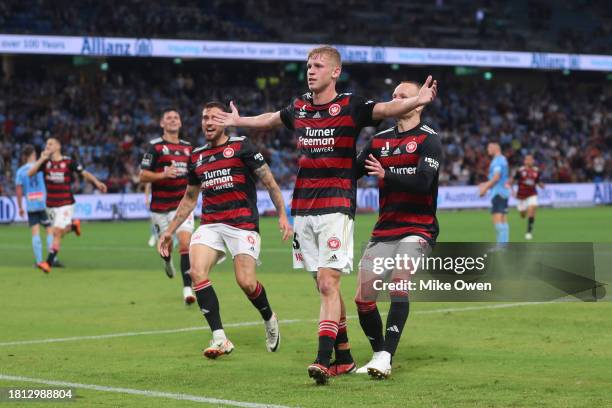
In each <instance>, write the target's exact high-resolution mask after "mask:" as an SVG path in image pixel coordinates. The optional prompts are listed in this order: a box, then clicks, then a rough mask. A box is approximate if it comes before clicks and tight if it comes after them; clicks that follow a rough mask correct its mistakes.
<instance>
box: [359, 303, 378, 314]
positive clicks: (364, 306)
mask: <svg viewBox="0 0 612 408" xmlns="http://www.w3.org/2000/svg"><path fill="white" fill-rule="evenodd" d="M355 304H357V311H358V312H359V313H370V312H373V311H374V310H376V302H360V301H358V300H356V301H355Z"/></svg>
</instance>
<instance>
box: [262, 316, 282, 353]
mask: <svg viewBox="0 0 612 408" xmlns="http://www.w3.org/2000/svg"><path fill="white" fill-rule="evenodd" d="M264 324H265V326H266V348H267V349H268V351H269V352H271V353H274V352H275V351H278V349H279V348H280V341H281V336H280V330H279V328H278V317H277V316H276V313H272V317H271V318H270V320H268V321H267V322H264Z"/></svg>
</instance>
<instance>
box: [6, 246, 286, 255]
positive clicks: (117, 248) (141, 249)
mask: <svg viewBox="0 0 612 408" xmlns="http://www.w3.org/2000/svg"><path fill="white" fill-rule="evenodd" d="M7 249H23V250H31V249H32V247H31V246H29V245H15V244H10V245H5V244H2V245H0V250H7ZM70 251H120V252H125V251H128V252H151V253H152V254H157V250H156V249H155V248H146V247H144V246H142V247H140V246H138V247H129V246H117V245H93V246H80V245H68V246H67V250H66V251H64V252H70ZM265 252H286V253H287V254H291V247H289V246H288V247H287V248H265Z"/></svg>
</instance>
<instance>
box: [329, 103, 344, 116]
mask: <svg viewBox="0 0 612 408" xmlns="http://www.w3.org/2000/svg"><path fill="white" fill-rule="evenodd" d="M341 109H342V108H341V107H340V105H338V104H337V103H334V104H333V105H332V106H330V107H329V109H328V110H327V111H328V112H329V114H330V115H332V116H337V115H338V114H339V113H340V110H341Z"/></svg>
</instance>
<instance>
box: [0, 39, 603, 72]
mask: <svg viewBox="0 0 612 408" xmlns="http://www.w3.org/2000/svg"><path fill="white" fill-rule="evenodd" d="M314 46H316V44H295V43H265V42H239V41H201V40H180V39H156V38H119V37H68V36H46V35H10V34H0V53H5V54H57V55H84V56H93V57H96V56H99V57H105V56H106V57H166V58H212V59H237V60H262V61H304V60H305V59H306V56H307V55H308V51H309V50H310V49H311V48H313V47H314ZM336 47H337V48H338V50H339V51H340V53H341V54H342V59H343V61H345V62H360V63H368V64H405V65H451V66H466V67H501V68H525V69H547V70H551V69H552V70H563V69H569V70H587V71H604V72H610V71H612V55H587V54H560V53H545V52H513V51H487V50H460V49H440V48H401V47H372V46H362V45H340V44H338V45H336Z"/></svg>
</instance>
